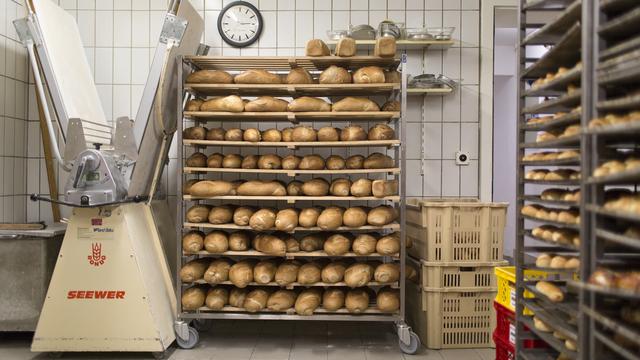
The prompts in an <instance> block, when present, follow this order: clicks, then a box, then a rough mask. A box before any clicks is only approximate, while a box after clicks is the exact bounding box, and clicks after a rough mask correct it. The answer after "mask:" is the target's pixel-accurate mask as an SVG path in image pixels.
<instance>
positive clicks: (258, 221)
mask: <svg viewBox="0 0 640 360" xmlns="http://www.w3.org/2000/svg"><path fill="white" fill-rule="evenodd" d="M275 224H276V212H275V211H274V210H273V209H260V210H258V211H256V212H254V213H253V215H251V218H249V226H250V227H251V228H252V229H253V230H257V231H264V230H269V229H271V228H272V227H274V226H275ZM256 237H257V236H256ZM254 241H255V239H254ZM283 245H284V243H283ZM254 248H255V244H254Z"/></svg>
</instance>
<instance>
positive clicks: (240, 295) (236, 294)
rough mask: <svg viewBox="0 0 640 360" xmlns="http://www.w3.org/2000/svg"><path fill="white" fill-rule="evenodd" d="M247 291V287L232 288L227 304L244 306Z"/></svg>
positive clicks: (238, 306)
mask: <svg viewBox="0 0 640 360" xmlns="http://www.w3.org/2000/svg"><path fill="white" fill-rule="evenodd" d="M248 293H249V290H248V289H240V288H232V289H231V291H229V305H230V306H233V307H237V308H242V307H243V306H244V299H245V298H246V297H247V294H248Z"/></svg>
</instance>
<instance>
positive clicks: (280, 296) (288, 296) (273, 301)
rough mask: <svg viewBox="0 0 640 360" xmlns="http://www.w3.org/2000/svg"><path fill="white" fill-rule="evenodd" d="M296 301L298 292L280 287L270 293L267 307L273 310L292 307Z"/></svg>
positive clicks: (283, 309)
mask: <svg viewBox="0 0 640 360" xmlns="http://www.w3.org/2000/svg"><path fill="white" fill-rule="evenodd" d="M295 302H296V293H295V292H294V291H291V290H284V289H280V290H277V291H276V292H274V293H273V294H271V295H269V299H268V300H267V308H268V309H269V310H272V311H285V310H288V309H291V308H292V307H293V304H295Z"/></svg>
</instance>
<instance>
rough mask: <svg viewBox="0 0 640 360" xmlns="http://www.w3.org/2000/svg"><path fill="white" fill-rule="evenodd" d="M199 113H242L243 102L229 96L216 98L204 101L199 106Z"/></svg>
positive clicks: (233, 96) (239, 98) (238, 98)
mask: <svg viewBox="0 0 640 360" xmlns="http://www.w3.org/2000/svg"><path fill="white" fill-rule="evenodd" d="M200 111H228V112H243V111H244V101H242V98H241V97H240V96H237V95H229V96H225V97H217V98H213V99H211V100H207V101H205V102H204V103H203V104H202V105H201V106H200Z"/></svg>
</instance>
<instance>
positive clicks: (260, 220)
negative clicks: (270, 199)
mask: <svg viewBox="0 0 640 360" xmlns="http://www.w3.org/2000/svg"><path fill="white" fill-rule="evenodd" d="M275 224H276V212H275V211H274V210H273V209H260V210H258V211H256V212H254V213H253V215H251V218H249V226H250V227H251V228H252V229H254V230H258V231H264V230H269V229H271V228H273V227H274V226H275Z"/></svg>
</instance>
